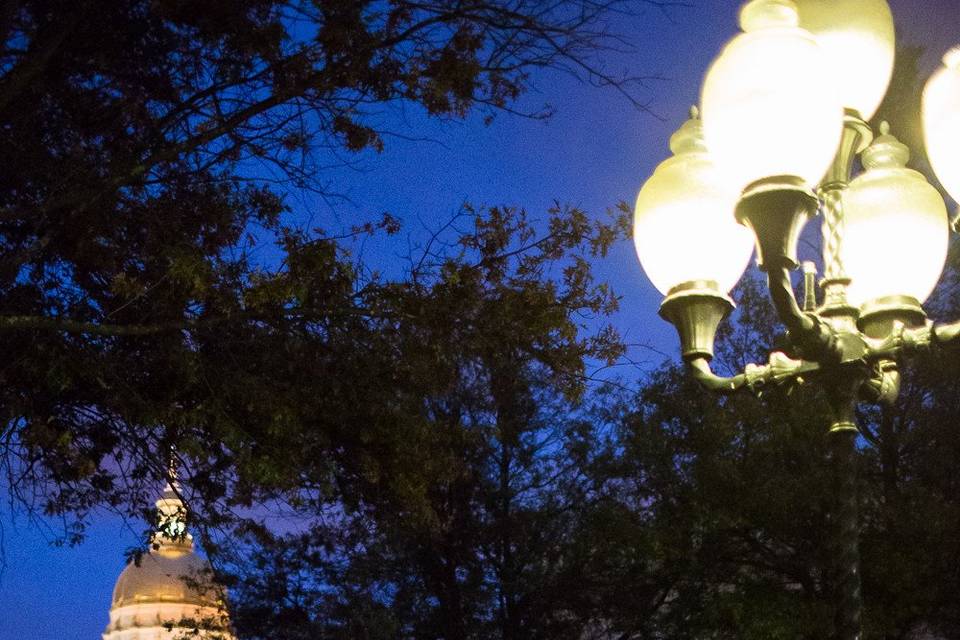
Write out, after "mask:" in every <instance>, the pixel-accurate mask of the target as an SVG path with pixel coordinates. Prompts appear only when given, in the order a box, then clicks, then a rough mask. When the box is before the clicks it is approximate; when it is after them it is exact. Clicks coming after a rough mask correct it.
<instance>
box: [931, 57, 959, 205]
mask: <svg viewBox="0 0 960 640" xmlns="http://www.w3.org/2000/svg"><path fill="white" fill-rule="evenodd" d="M943 63H944V66H943V67H941V68H940V69H939V70H938V71H937V72H936V73H935V74H933V76H932V77H931V78H930V80H929V81H928V82H927V86H926V87H925V88H924V90H923V133H924V142H925V143H926V146H927V157H928V158H929V159H930V164H931V165H932V166H933V170H934V172H936V174H937V178H939V179H940V182H941V183H943V186H944V188H945V189H946V190H947V191H948V192H949V193H950V195H951V197H953V199H954V200H956V201H958V202H960V47H955V48H954V49H952V50H951V51H950V52H949V53H947V55H945V56H944V58H943Z"/></svg>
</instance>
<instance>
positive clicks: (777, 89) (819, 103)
mask: <svg viewBox="0 0 960 640" xmlns="http://www.w3.org/2000/svg"><path fill="white" fill-rule="evenodd" d="M740 24H741V26H742V28H743V30H744V33H741V34H740V35H738V36H737V37H735V38H734V39H733V40H732V41H730V43H729V44H727V46H726V47H725V48H724V50H723V51H722V53H721V54H720V56H719V57H718V58H717V59H716V60H715V61H714V62H713V65H712V66H711V67H710V70H709V71H708V72H707V77H706V80H705V81H704V85H703V94H702V103H703V127H704V135H705V137H706V143H707V146H708V147H709V148H710V152H711V153H712V154H713V156H714V159H715V160H716V162H717V165H718V166H720V167H721V168H722V170H723V171H724V172H725V173H726V174H727V175H728V177H729V179H730V180H731V182H732V183H733V184H734V186H736V187H737V188H739V189H743V188H744V187H746V186H747V185H749V184H750V183H752V182H755V181H757V180H761V179H763V178H768V177H773V176H795V177H799V178H801V179H802V180H803V181H804V182H806V183H807V184H810V185H815V184H816V183H818V182H819V181H820V179H821V178H822V177H823V175H824V173H826V170H827V168H828V167H829V166H830V164H831V162H832V160H833V157H834V155H835V153H836V151H837V147H838V145H839V142H840V135H841V133H842V130H843V104H842V102H841V99H840V97H839V95H838V93H837V92H836V91H835V90H834V88H833V86H832V85H831V79H832V78H833V76H832V75H831V74H829V73H828V72H827V71H828V65H827V63H828V61H827V58H826V56H825V55H824V53H823V51H822V50H821V48H820V46H819V44H818V43H817V40H816V38H814V36H813V35H812V34H810V33H809V32H808V31H805V30H804V29H801V28H800V27H799V26H798V25H799V15H798V13H797V9H796V5H795V4H794V3H793V2H792V0H753V1H752V2H749V3H747V4H746V5H745V6H744V7H743V9H742V10H741V13H740Z"/></svg>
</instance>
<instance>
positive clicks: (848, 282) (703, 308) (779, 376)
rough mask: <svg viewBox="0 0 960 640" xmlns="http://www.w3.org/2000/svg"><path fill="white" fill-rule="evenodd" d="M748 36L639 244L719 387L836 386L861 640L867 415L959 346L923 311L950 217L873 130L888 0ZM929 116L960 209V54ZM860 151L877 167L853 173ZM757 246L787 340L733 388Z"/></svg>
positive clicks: (723, 67) (835, 426) (655, 201)
mask: <svg viewBox="0 0 960 640" xmlns="http://www.w3.org/2000/svg"><path fill="white" fill-rule="evenodd" d="M740 25H741V28H742V30H743V32H742V33H741V34H739V35H738V36H736V37H735V38H734V39H733V40H732V41H731V42H730V43H729V44H727V46H726V47H725V48H724V50H723V51H722V52H721V54H720V56H719V57H718V58H717V59H716V60H715V61H714V62H713V64H712V65H711V67H710V69H709V71H708V73H707V76H706V79H705V80H704V85H703V91H702V96H701V104H702V108H703V114H702V122H701V118H700V115H699V113H698V111H697V110H696V109H694V110H693V111H692V112H691V118H690V120H688V121H687V122H686V123H684V125H683V126H682V127H681V128H680V130H679V131H678V132H677V133H676V134H675V135H674V136H673V138H671V145H670V146H671V150H672V151H673V153H674V155H673V157H671V158H670V159H668V160H666V161H665V162H663V163H662V164H661V165H660V166H658V167H657V169H656V171H655V172H654V174H653V175H652V176H651V177H650V179H649V180H648V181H647V182H646V183H645V184H644V185H643V187H642V189H641V190H640V194H639V196H638V198H637V205H636V208H635V224H634V240H635V244H636V247H637V253H638V255H639V257H640V261H641V263H642V265H643V267H644V270H645V271H646V272H647V274H648V276H649V277H650V279H651V280H652V281H653V283H654V285H656V287H657V288H658V289H659V290H660V291H661V292H662V293H664V294H665V296H666V297H665V299H664V301H663V304H662V305H661V308H660V314H661V315H662V316H663V317H664V318H665V319H666V320H668V321H670V322H671V323H672V324H673V325H674V326H675V327H676V329H677V333H678V335H679V337H680V345H681V352H682V354H683V359H684V361H685V362H686V363H687V365H688V367H689V369H690V372H691V374H692V375H693V376H694V378H695V379H696V380H697V381H698V382H700V383H701V384H702V385H703V386H705V387H706V388H708V389H711V390H714V391H719V392H723V393H733V392H737V391H740V390H754V391H756V390H758V389H759V388H761V387H763V386H765V385H776V384H782V383H786V382H790V381H792V382H795V383H800V382H802V380H801V376H802V377H803V379H805V380H811V381H816V382H819V383H820V384H821V385H822V387H823V390H824V391H825V393H826V396H827V398H828V400H829V402H830V406H831V407H832V409H833V414H834V415H833V421H832V423H831V425H830V428H829V434H830V436H829V437H830V439H831V450H832V457H833V460H834V463H835V465H836V467H837V470H838V474H837V478H838V483H837V486H836V494H837V510H838V511H837V514H836V521H837V524H838V528H837V531H836V532H835V537H836V542H837V551H838V554H837V561H838V564H839V566H838V569H839V570H838V576H839V577H838V584H837V585H836V601H837V616H836V619H835V630H836V637H837V638H839V639H840V640H856V639H857V638H859V637H860V611H861V601H860V576H859V550H858V539H859V525H858V514H857V500H856V475H855V474H856V466H855V461H856V458H855V455H854V454H855V451H856V439H857V436H858V433H859V432H858V430H857V426H856V424H855V410H856V407H857V406H858V404H860V403H863V402H867V403H883V404H891V403H893V402H895V400H896V397H897V394H898V391H899V383H900V377H899V372H898V365H897V360H898V358H899V357H901V356H903V355H908V354H909V353H911V352H914V351H916V350H919V349H923V348H929V347H931V346H933V345H939V344H944V343H946V342H951V341H960V323H954V324H946V325H938V324H934V323H933V322H931V321H930V320H928V319H927V317H926V314H925V312H924V310H923V306H922V305H923V303H924V301H925V300H926V298H927V296H929V294H930V292H931V291H932V290H933V288H934V287H935V285H936V283H937V281H938V279H939V277H940V273H941V271H942V269H943V266H944V262H945V260H946V255H947V245H948V240H949V223H948V217H947V208H946V205H945V203H944V201H943V199H942V198H941V197H940V195H939V193H938V192H937V191H936V189H934V188H933V187H932V186H931V185H930V184H929V183H928V182H927V180H926V179H925V178H924V176H923V175H921V174H920V173H918V172H916V171H914V170H912V169H909V168H907V166H906V165H907V162H908V160H909V158H910V151H909V150H908V149H907V147H906V146H905V145H904V144H902V143H901V142H900V141H899V140H897V138H896V137H895V136H894V135H892V134H891V131H890V127H889V126H888V125H887V123H883V124H882V125H881V126H880V129H879V132H878V133H879V135H878V136H876V139H874V138H875V134H874V131H873V130H872V129H871V128H870V126H869V125H867V123H866V120H867V119H869V118H871V117H872V116H873V115H874V113H875V111H876V109H877V107H878V106H879V104H880V102H881V100H882V99H883V96H884V94H885V93H886V90H887V85H888V84H889V81H890V77H891V74H892V69H893V59H894V27H893V17H892V14H891V12H890V8H889V6H888V5H887V3H886V1H885V0H752V1H751V2H747V3H746V4H745V5H744V6H743V8H742V9H741V12H740ZM923 118H924V131H925V139H926V146H927V151H928V154H929V157H930V161H931V164H932V166H933V168H934V170H935V172H936V173H937V175H938V177H939V179H940V180H941V182H942V183H943V185H944V186H945V188H946V189H947V190H948V191H949V192H950V193H951V194H952V196H953V197H954V198H958V197H960V48H957V49H954V50H953V51H951V52H950V53H948V54H947V56H946V57H945V58H944V66H943V67H942V68H941V69H940V70H939V71H938V72H937V73H936V74H935V75H934V76H933V77H932V78H931V80H930V82H929V83H928V85H927V87H926V89H925V91H924V96H923ZM858 155H859V156H860V158H861V165H862V171H860V172H859V175H854V173H855V171H854V168H855V165H856V158H857V156H858ZM818 214H820V215H821V216H822V223H821V231H822V242H821V246H822V268H823V279H822V280H821V282H820V288H821V289H822V294H821V296H820V297H821V300H822V302H821V303H819V304H818V303H817V295H816V291H815V290H814V289H815V288H816V285H815V269H816V267H815V266H814V265H813V264H812V263H807V264H805V265H804V267H805V268H804V271H805V275H806V277H805V278H804V288H805V295H804V305H803V308H801V305H800V304H799V303H798V302H797V298H796V295H795V293H794V289H793V284H792V281H791V271H792V270H794V269H796V268H797V267H798V266H799V265H798V263H797V241H798V238H799V236H800V233H801V231H802V229H803V227H804V225H805V224H806V222H807V221H808V220H810V219H811V218H813V217H815V216H817V215H818ZM738 223H739V225H738ZM741 225H742V226H741ZM747 230H749V231H752V233H748V235H747V236H746V237H745V236H744V232H745V231H747ZM751 236H752V242H749V241H748V240H747V239H746V238H750V237H751ZM751 244H755V247H756V252H757V263H758V266H759V267H760V269H761V270H762V271H764V272H765V273H766V276H767V283H768V288H769V293H770V297H771V299H772V301H773V304H774V307H775V309H776V311H777V315H778V317H779V318H780V320H781V321H782V322H783V324H784V325H785V326H786V328H787V330H788V332H787V338H788V343H789V346H788V347H787V348H785V349H784V351H783V352H775V353H772V354H771V355H770V358H769V361H768V362H767V363H766V364H764V365H759V366H758V365H749V366H748V367H747V368H746V370H745V371H744V373H742V374H740V375H736V376H733V377H729V378H726V377H721V376H718V375H716V374H714V373H713V372H712V371H711V369H710V361H711V359H712V358H713V343H714V336H715V334H716V331H717V328H718V326H719V324H720V322H722V321H723V319H724V318H725V317H726V315H727V314H729V312H730V311H731V310H732V309H733V303H732V302H731V300H730V298H729V297H728V296H727V294H728V292H729V290H730V289H732V288H733V286H735V284H736V282H737V280H738V279H739V278H740V276H741V275H742V273H743V271H744V269H745V265H746V262H747V261H748V259H749V255H750V254H751V251H752V248H751V246H750V245H751Z"/></svg>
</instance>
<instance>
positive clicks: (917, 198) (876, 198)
mask: <svg viewBox="0 0 960 640" xmlns="http://www.w3.org/2000/svg"><path fill="white" fill-rule="evenodd" d="M880 131H881V133H882V134H883V135H882V136H881V137H880V138H878V139H877V140H876V141H875V142H874V143H873V144H872V145H871V146H870V147H869V148H868V149H867V150H866V151H864V153H863V163H864V166H865V167H866V169H867V170H866V171H865V172H864V173H863V174H861V175H860V176H858V177H857V178H855V179H854V180H853V181H852V182H851V183H850V186H849V187H848V189H847V191H846V193H845V194H844V196H843V211H844V218H845V220H846V233H845V235H844V240H843V249H842V257H843V265H844V267H845V269H846V272H847V274H848V275H849V276H850V278H851V283H850V287H849V289H848V292H847V295H848V299H849V301H850V302H851V303H852V304H854V305H857V306H862V305H864V304H865V303H870V302H875V301H878V300H882V299H885V298H892V297H907V298H913V299H914V300H916V301H917V302H918V303H922V302H923V301H924V300H926V299H927V297H929V295H930V293H931V292H932V291H933V288H934V287H935V286H936V284H937V282H938V281H939V279H940V273H941V271H942V270H943V265H944V263H945V262H946V259H947V245H948V242H949V223H948V220H947V209H946V206H945V205H944V203H943V198H941V197H940V194H939V193H938V192H937V190H936V189H934V188H933V187H932V186H930V184H929V183H928V182H927V180H926V179H925V178H924V177H923V175H922V174H920V173H918V172H917V171H914V170H913V169H908V168H906V163H907V160H908V159H909V158H910V151H909V150H908V149H907V147H906V146H904V145H903V144H901V143H900V142H899V141H898V140H897V139H896V138H894V137H893V136H891V135H889V128H888V127H887V126H886V123H883V126H882V127H881V130H880Z"/></svg>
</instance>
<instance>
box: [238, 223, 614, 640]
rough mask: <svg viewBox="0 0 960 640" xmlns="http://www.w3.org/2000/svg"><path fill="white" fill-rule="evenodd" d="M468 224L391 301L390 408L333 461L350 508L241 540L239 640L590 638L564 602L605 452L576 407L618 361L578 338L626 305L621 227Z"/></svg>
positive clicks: (609, 343) (301, 464)
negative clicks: (590, 465)
mask: <svg viewBox="0 0 960 640" xmlns="http://www.w3.org/2000/svg"><path fill="white" fill-rule="evenodd" d="M473 215H474V216H475V220H476V226H475V229H474V230H473V231H472V232H470V233H468V234H466V235H463V236H461V237H460V238H459V239H458V240H457V243H456V245H455V246H454V247H451V248H449V249H448V250H447V251H446V253H447V254H448V255H447V256H446V257H444V256H437V258H438V260H437V261H434V260H433V259H432V258H430V257H429V256H428V260H427V261H425V262H423V263H421V267H420V268H418V269H417V270H415V271H414V273H413V277H412V278H411V280H410V282H407V283H404V284H401V285H390V286H389V291H387V292H386V293H385V295H383V296H382V297H381V300H382V301H383V304H385V305H387V306H388V307H389V309H384V310H383V311H384V312H385V314H386V316H387V317H389V318H390V319H388V320H383V321H381V322H380V323H379V330H380V331H379V335H380V336H381V337H382V340H383V342H382V344H381V348H382V350H383V351H385V352H386V353H387V354H388V355H387V356H386V358H387V359H389V360H390V366H389V370H390V372H391V374H390V375H391V379H390V380H389V381H388V382H387V384H388V385H389V388H390V389H391V394H392V396H393V399H392V402H391V406H390V407H388V408H386V410H385V409H383V408H379V409H378V410H377V413H376V414H373V413H371V414H370V415H369V418H368V419H369V422H368V423H367V424H365V425H364V427H365V428H364V429H362V430H356V433H357V437H359V438H361V439H362V441H361V442H357V443H355V446H354V447H352V451H353V452H354V453H352V454H351V456H350V457H349V458H344V459H342V460H338V465H339V469H338V470H337V471H336V475H337V477H338V479H339V482H340V483H341V485H340V487H339V489H340V491H339V492H338V493H337V494H334V495H331V494H323V493H316V494H312V495H307V493H306V492H305V493H303V501H302V502H300V503H296V504H292V505H291V506H292V507H293V508H294V510H295V511H296V513H297V514H298V516H299V517H300V518H301V519H300V520H299V522H300V524H301V526H300V527H299V528H298V529H299V530H297V531H296V532H293V533H288V534H287V535H279V536H278V535H277V534H276V532H275V531H273V532H272V531H271V530H270V529H269V528H268V527H265V526H259V525H251V526H250V527H249V528H246V529H245V533H246V534H247V535H246V538H245V539H246V541H247V542H248V543H249V548H252V549H253V550H254V555H253V561H252V563H251V564H249V565H241V567H240V569H242V570H243V572H244V575H243V578H242V579H241V580H240V582H239V583H238V584H237V585H236V587H235V589H234V593H235V595H236V596H237V598H236V605H237V609H236V621H237V626H238V629H239V630H240V632H241V633H242V634H248V637H251V638H308V637H309V638H407V637H409V638H512V639H520V638H579V637H581V629H582V626H583V623H582V621H581V620H579V619H577V618H576V617H575V616H574V615H573V613H572V612H569V611H565V610H564V608H563V604H562V603H564V602H565V601H567V600H571V599H574V598H576V591H575V581H571V576H570V572H571V570H575V569H576V567H572V566H567V565H566V564H565V560H566V558H565V549H566V548H567V547H568V546H570V545H572V544H573V542H574V541H573V539H572V536H573V535H574V531H575V530H576V521H577V511H578V510H580V509H582V507H583V502H582V501H581V498H582V496H583V494H584V493H586V492H587V488H586V484H587V483H588V479H587V478H586V476H585V473H584V471H585V469H584V462H585V461H586V459H588V458H589V457H590V456H591V455H592V451H593V449H594V448H595V447H594V440H595V437H596V436H595V430H594V428H593V425H592V424H591V422H590V421H588V420H586V419H585V417H584V416H583V415H582V412H581V411H579V410H578V407H580V406H581V399H582V397H583V394H584V391H585V375H586V373H585V366H586V361H587V360H588V359H594V360H602V361H606V362H612V361H614V360H616V358H617V357H618V356H619V354H620V353H621V349H622V347H621V345H620V344H619V342H618V340H617V339H616V336H615V335H614V334H612V333H610V332H601V333H600V334H597V335H596V336H595V337H584V335H583V328H582V327H581V326H580V323H581V322H582V320H581V318H583V317H587V316H595V317H598V318H602V317H603V316H605V315H606V314H608V313H610V312H611V311H612V310H613V309H614V308H615V305H616V300H615V298H614V297H613V296H612V293H611V291H610V290H609V288H607V287H606V286H605V285H602V284H595V283H593V282H592V281H591V277H590V269H589V266H588V265H589V261H591V260H595V259H597V258H598V257H600V256H602V255H603V254H604V253H605V252H606V249H607V247H608V246H609V244H610V243H611V242H612V241H614V240H616V239H619V238H621V237H622V235H623V232H624V230H625V228H626V223H625V217H624V212H623V211H621V212H620V214H619V215H618V216H617V217H615V218H614V219H613V221H612V222H613V225H614V226H612V227H611V226H606V225H596V224H591V223H590V222H589V221H588V220H587V218H586V217H585V216H584V214H583V213H582V212H579V211H576V210H570V211H563V210H555V211H553V212H552V213H551V217H550V220H549V223H548V225H547V227H548V232H547V233H546V235H543V236H539V235H535V233H536V232H535V230H534V227H533V226H531V225H530V223H529V222H527V220H526V218H525V215H524V214H523V213H522V212H519V211H514V210H507V209H491V210H489V211H485V212H482V213H480V214H479V215H477V214H476V213H474V214H473ZM357 451H368V452H369V455H365V456H363V457H359V458H358V457H357V455H356V453H355V452H357ZM327 458H329V456H328V457H327ZM308 466H310V465H309V463H308V462H307V461H306V460H301V461H298V463H297V468H298V469H301V470H302V469H305V468H308ZM312 467H317V468H318V471H319V472H320V473H327V472H328V468H327V466H326V465H325V464H323V460H322V459H317V458H315V462H314V464H313V465H312ZM312 467H311V468H312ZM348 485H349V486H348ZM301 486H302V485H301Z"/></svg>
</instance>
